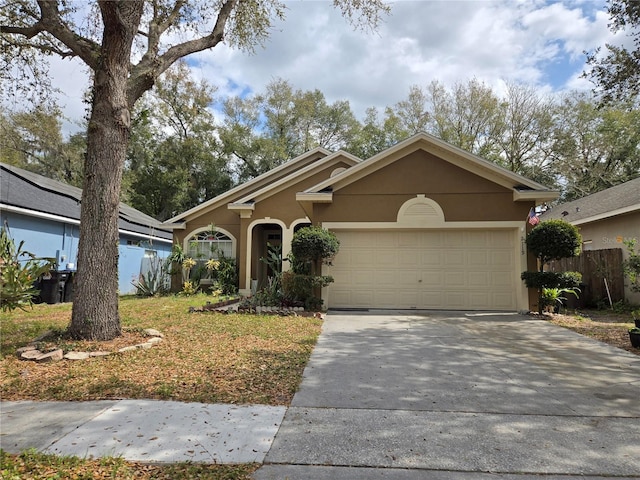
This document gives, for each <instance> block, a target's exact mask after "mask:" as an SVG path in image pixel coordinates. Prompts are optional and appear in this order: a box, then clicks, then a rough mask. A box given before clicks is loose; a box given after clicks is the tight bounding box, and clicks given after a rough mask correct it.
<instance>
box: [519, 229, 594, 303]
mask: <svg viewBox="0 0 640 480" xmlns="http://www.w3.org/2000/svg"><path fill="white" fill-rule="evenodd" d="M526 242H527V248H528V249H529V251H530V252H532V253H533V254H534V255H535V256H536V258H537V259H538V266H539V271H536V272H530V271H529V272H522V275H521V277H522V279H523V280H524V282H525V285H526V286H527V288H536V289H538V312H539V313H542V310H543V308H544V305H545V302H544V299H543V295H542V293H543V291H544V290H545V289H571V290H573V293H574V294H576V296H577V293H576V292H577V291H578V285H579V284H580V281H581V280H582V274H580V273H579V272H545V271H544V266H545V265H546V264H547V263H548V262H550V261H551V260H560V259H561V258H567V257H575V256H577V255H579V254H580V251H581V250H582V237H581V236H580V232H579V231H578V228H577V227H576V226H575V225H571V224H570V223H568V222H565V221H564V220H547V221H544V222H541V223H539V224H538V225H536V226H535V227H534V228H533V229H532V230H531V232H529V234H528V235H527V240H526Z"/></svg>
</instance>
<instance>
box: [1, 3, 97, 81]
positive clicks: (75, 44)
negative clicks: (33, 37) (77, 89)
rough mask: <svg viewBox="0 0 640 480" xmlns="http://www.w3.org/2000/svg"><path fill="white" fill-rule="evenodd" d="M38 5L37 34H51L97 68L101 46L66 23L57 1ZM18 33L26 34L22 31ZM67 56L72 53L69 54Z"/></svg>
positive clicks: (90, 65)
mask: <svg viewBox="0 0 640 480" xmlns="http://www.w3.org/2000/svg"><path fill="white" fill-rule="evenodd" d="M38 6H39V7H40V19H39V20H38V22H37V23H36V24H35V25H34V26H33V27H35V28H36V29H37V30H39V31H37V32H36V34H37V33H41V32H47V33H49V34H51V35H52V36H53V37H54V38H55V39H56V40H58V41H59V42H61V43H63V44H64V45H66V46H67V47H68V48H69V49H70V50H71V51H72V52H73V54H74V55H76V56H78V57H80V58H81V59H82V61H83V62H85V63H86V64H87V65H88V66H89V67H91V68H92V69H95V68H96V67H97V62H98V56H99V52H100V47H99V46H98V45H97V44H96V43H95V42H93V41H91V40H89V39H87V38H84V37H81V36H80V35H78V34H76V33H75V32H73V31H72V30H71V29H70V28H69V27H68V26H67V25H65V24H64V22H63V21H62V19H61V18H60V12H59V11H58V2H57V1H55V0H38ZM33 27H32V28H33ZM3 31H4V28H3ZM17 33H21V34H23V35H24V33H22V32H17ZM28 38H29V37H28ZM36 48H37V47H36ZM66 56H70V55H69V54H67V55H66Z"/></svg>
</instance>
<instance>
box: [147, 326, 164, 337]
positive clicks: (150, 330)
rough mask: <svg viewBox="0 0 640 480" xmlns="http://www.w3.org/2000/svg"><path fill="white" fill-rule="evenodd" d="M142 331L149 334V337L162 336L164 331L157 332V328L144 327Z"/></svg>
mask: <svg viewBox="0 0 640 480" xmlns="http://www.w3.org/2000/svg"><path fill="white" fill-rule="evenodd" d="M144 333H145V334H146V335H149V336H150V337H160V338H164V333H162V332H159V331H158V330H156V329H155V328H146V329H145V330H144Z"/></svg>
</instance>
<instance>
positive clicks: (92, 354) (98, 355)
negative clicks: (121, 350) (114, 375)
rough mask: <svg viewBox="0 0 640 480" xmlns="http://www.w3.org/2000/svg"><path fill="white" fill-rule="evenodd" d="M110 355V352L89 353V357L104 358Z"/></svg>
mask: <svg viewBox="0 0 640 480" xmlns="http://www.w3.org/2000/svg"><path fill="white" fill-rule="evenodd" d="M110 354H111V352H89V356H90V357H105V356H107V355H110Z"/></svg>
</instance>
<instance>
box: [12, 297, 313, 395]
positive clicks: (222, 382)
mask: <svg viewBox="0 0 640 480" xmlns="http://www.w3.org/2000/svg"><path fill="white" fill-rule="evenodd" d="M207 300H211V298H210V297H206V296H204V295H197V296H193V297H178V296H169V297H161V298H146V299H140V298H123V299H121V301H120V316H121V322H122V326H123V328H124V330H125V331H126V336H125V337H123V338H121V339H118V340H117V341H115V342H111V344H106V345H105V344H98V343H97V342H94V343H90V342H71V341H68V340H64V339H53V341H52V342H50V343H48V344H46V345H45V346H46V347H48V348H52V347H53V346H60V347H62V348H63V349H64V350H65V351H67V350H76V351H78V350H80V351H96V350H114V349H117V348H118V347H120V346H123V345H124V344H127V343H137V342H139V341H140V339H141V338H142V335H141V333H140V332H141V331H142V330H144V329H147V328H154V329H156V330H159V331H160V332H162V333H163V334H164V335H165V338H164V340H163V341H162V342H161V343H159V344H158V345H155V346H154V347H153V348H151V349H147V350H134V351H129V352H124V353H115V354H111V355H108V356H105V357H95V358H89V359H87V360H75V361H71V360H62V361H60V362H56V363H49V364H38V363H35V362H29V361H22V360H19V359H18V358H17V356H16V354H15V352H16V349H17V348H19V347H21V346H24V345H26V344H27V343H29V342H31V341H32V340H33V339H35V338H36V337H38V336H39V335H41V334H43V333H45V332H46V331H47V330H52V329H53V330H56V329H57V330H58V331H62V330H64V328H66V326H67V325H68V323H69V321H70V319H71V304H58V305H35V306H34V308H33V309H30V310H28V311H26V312H23V311H14V312H11V313H9V314H6V313H3V314H2V317H1V319H2V339H1V344H0V354H1V356H2V358H1V359H0V374H1V377H2V380H1V384H0V396H1V398H2V399H3V400H98V399H116V398H118V399H119V398H131V399H135V398H145V399H162V400H179V401H185V402H203V403H238V404H265V405H288V404H289V403H290V401H291V399H292V398H293V394H294V393H295V391H296V389H297V387H298V385H299V383H300V381H301V378H302V371H303V369H304V366H305V365H306V363H307V361H308V359H309V356H310V354H311V351H312V349H313V346H314V345H315V343H316V340H317V338H318V335H319V333H320V325H321V320H318V319H315V318H307V317H280V316H273V315H264V316H262V315H244V314H229V315H227V314H222V313H217V312H215V313H212V312H207V313H189V307H201V306H202V305H204V304H205V302H206V301H207Z"/></svg>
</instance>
